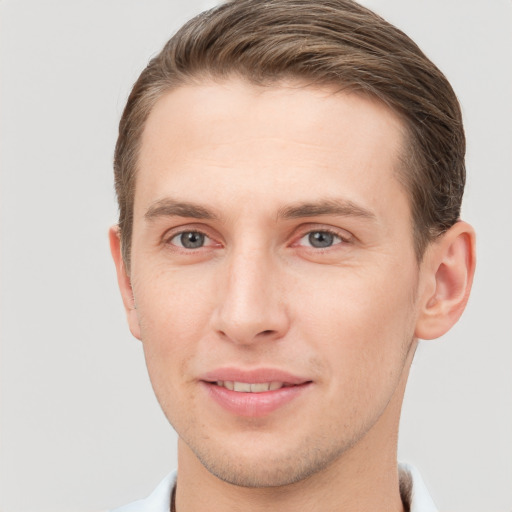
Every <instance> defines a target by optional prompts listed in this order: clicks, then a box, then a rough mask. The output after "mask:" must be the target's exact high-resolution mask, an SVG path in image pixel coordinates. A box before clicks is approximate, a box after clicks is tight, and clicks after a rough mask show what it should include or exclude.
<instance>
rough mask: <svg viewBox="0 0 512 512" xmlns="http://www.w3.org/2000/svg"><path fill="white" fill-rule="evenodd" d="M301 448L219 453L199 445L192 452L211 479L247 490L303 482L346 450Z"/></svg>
mask: <svg viewBox="0 0 512 512" xmlns="http://www.w3.org/2000/svg"><path fill="white" fill-rule="evenodd" d="M312 446H314V443H309V442H307V443H303V444H302V446H296V447H290V446H289V447H286V448H287V449H283V448H281V449H280V450H278V449H269V448H268V446H267V447H266V449H263V450H260V449H258V448H259V447H258V446H257V444H256V445H255V446H253V447H252V450H250V451H244V452H243V453H237V452H239V451H240V450H233V449H229V448H226V447H224V448H223V449H222V450H220V449H218V450H216V449H212V447H210V449H205V446H204V445H203V446H202V447H201V449H199V450H197V449H195V447H194V446H190V445H189V447H190V448H191V449H192V451H193V452H194V454H195V455H196V457H197V459H198V460H199V461H200V462H201V464H202V465H203V466H204V467H205V468H206V469H207V470H208V471H209V472H210V473H211V474H212V475H214V476H216V477H217V478H219V479H220V480H223V481H224V482H227V483H229V484H232V485H236V486H239V487H248V488H255V487H258V488H265V487H282V486H287V485H291V484H294V483H296V482H299V481H303V480H305V479H307V478H309V477H311V476H313V475H315V474H317V473H319V472H322V471H323V470H324V469H326V468H327V467H329V466H330V465H331V464H333V463H334V461H336V460H337V459H339V457H340V455H342V453H343V452H344V451H345V450H346V449H347V448H348V447H347V446H345V445H343V446H341V447H339V446H338V447H335V446H324V447H320V446H318V445H317V446H315V448H312Z"/></svg>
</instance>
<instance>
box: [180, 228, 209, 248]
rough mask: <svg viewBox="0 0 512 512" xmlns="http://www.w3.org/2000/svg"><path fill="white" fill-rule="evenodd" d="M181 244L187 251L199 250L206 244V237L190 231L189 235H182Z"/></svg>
mask: <svg viewBox="0 0 512 512" xmlns="http://www.w3.org/2000/svg"><path fill="white" fill-rule="evenodd" d="M181 244H182V245H183V247H186V248H187V249H197V248H198V247H202V246H203V244H204V235H203V234H202V233H197V232H196V231H189V232H188V233H182V235H181Z"/></svg>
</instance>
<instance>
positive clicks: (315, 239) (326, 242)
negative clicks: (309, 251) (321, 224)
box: [308, 231, 334, 248]
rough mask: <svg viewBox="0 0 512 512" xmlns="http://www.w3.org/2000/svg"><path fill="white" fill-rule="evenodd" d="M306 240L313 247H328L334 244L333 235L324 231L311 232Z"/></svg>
mask: <svg viewBox="0 0 512 512" xmlns="http://www.w3.org/2000/svg"><path fill="white" fill-rule="evenodd" d="M308 239H309V243H310V244H311V245H312V246H313V247H319V248H322V247H330V246H331V245H332V244H333V242H334V235H332V234H331V233H327V232H325V231H313V232H312V233H310V234H309V237H308Z"/></svg>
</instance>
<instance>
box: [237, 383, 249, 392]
mask: <svg viewBox="0 0 512 512" xmlns="http://www.w3.org/2000/svg"><path fill="white" fill-rule="evenodd" d="M233 386H234V387H233V391H241V392H242V393H250V391H251V385H250V384H248V383H247V382H233Z"/></svg>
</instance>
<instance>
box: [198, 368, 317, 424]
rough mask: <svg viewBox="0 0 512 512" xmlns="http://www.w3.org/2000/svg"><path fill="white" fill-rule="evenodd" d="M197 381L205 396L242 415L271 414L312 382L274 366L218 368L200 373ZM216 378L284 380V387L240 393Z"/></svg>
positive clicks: (249, 381) (252, 381) (297, 395)
mask: <svg viewBox="0 0 512 512" xmlns="http://www.w3.org/2000/svg"><path fill="white" fill-rule="evenodd" d="M199 380H200V384H201V385H202V387H203V389H204V390H205V392H206V394H207V396H208V398H210V399H212V400H213V401H214V402H215V403H216V404H217V405H220V406H221V407H222V408H223V409H224V410H226V411H227V412H229V413H231V414H235V415H237V416H245V417H261V416H265V415H267V414H270V413H272V412H274V411H276V410H277V409H279V408H281V407H283V406H285V405H287V404H289V403H290V402H292V401H293V400H295V399H297V398H299V397H300V396H301V395H302V394H304V393H305V392H306V391H307V390H308V389H309V388H310V387H311V385H312V384H313V382H312V381H311V379H307V378H304V377H301V376H297V375H293V374H291V373H288V372H286V371H282V370H278V369H273V368H258V369H254V370H242V369H237V368H220V369H217V370H213V371H211V372H208V373H205V374H204V375H201V377H200V379H199ZM219 380H222V381H236V382H247V383H250V384H255V383H260V382H283V383H285V384H287V387H282V388H280V389H276V390H272V391H264V392H262V393H243V392H237V391H231V390H229V389H227V388H225V387H222V386H218V385H217V384H216V382H217V381H219Z"/></svg>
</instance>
